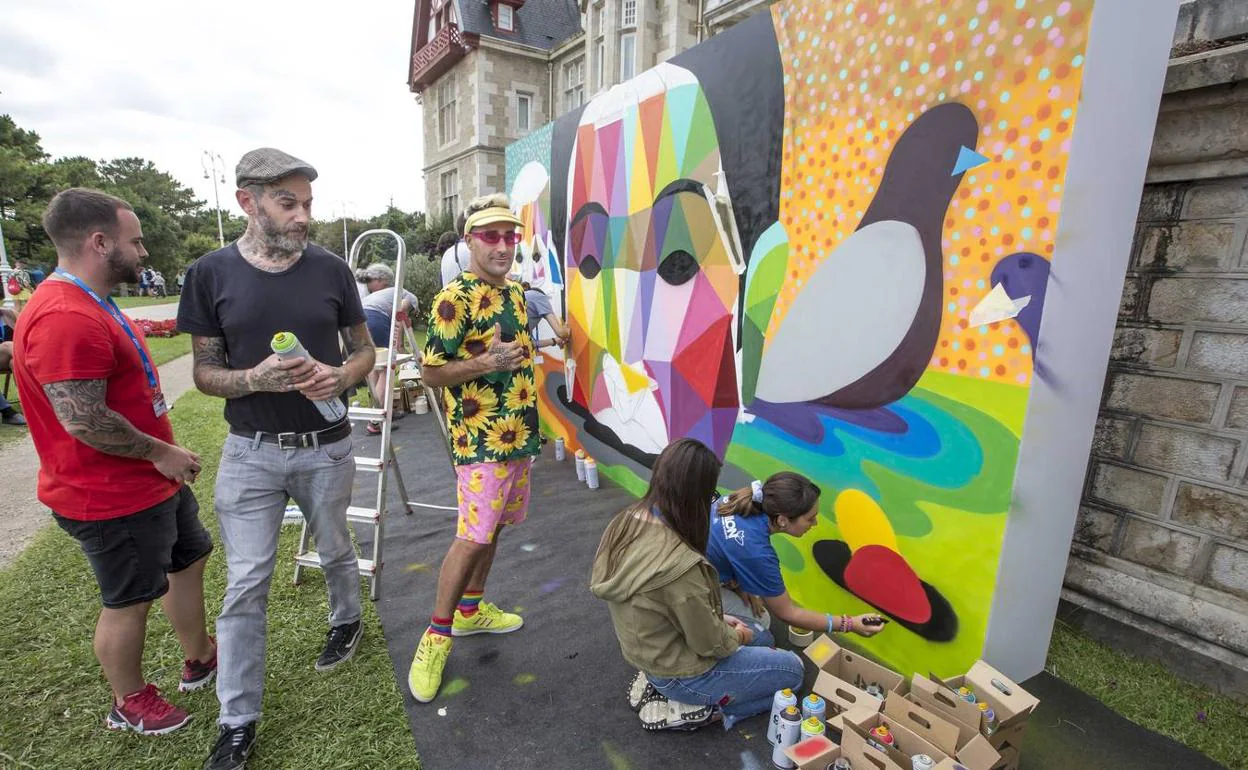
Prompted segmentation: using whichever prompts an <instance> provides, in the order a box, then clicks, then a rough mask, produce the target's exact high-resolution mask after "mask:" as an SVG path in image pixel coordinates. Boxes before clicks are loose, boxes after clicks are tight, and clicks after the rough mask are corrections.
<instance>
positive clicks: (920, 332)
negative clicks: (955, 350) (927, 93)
mask: <svg viewBox="0 0 1248 770" xmlns="http://www.w3.org/2000/svg"><path fill="white" fill-rule="evenodd" d="M978 133H979V124H978V122H977V121H976V120H975V115H974V114H973V113H972V112H971V111H970V109H969V108H967V107H966V106H965V105H962V104H956V103H948V104H942V105H939V106H937V107H933V108H932V109H930V110H928V111H927V112H925V113H923V114H922V115H920V116H919V117H918V118H917V119H916V120H915V121H914V122H913V123H911V124H910V125H909V126H908V127H907V128H906V130H905V132H903V133H902V135H901V137H900V138H899V139H898V140H897V145H896V146H895V147H894V148H893V151H892V153H890V154H889V156H888V162H887V163H886V164H885V166H884V176H883V178H881V179H880V186H879V189H878V190H877V191H876V193H875V197H874V199H872V201H871V205H870V206H869V207H868V208H867V211H866V213H865V214H864V215H863V217H862V221H861V222H859V223H858V229H859V230H861V229H862V228H864V227H866V226H867V225H870V224H874V223H876V222H889V221H895V222H904V223H906V224H908V225H911V226H912V227H914V229H915V230H917V231H918V233H919V238H920V240H921V241H922V242H923V255H924V262H925V265H926V268H927V276H926V278H925V280H924V283H923V295H922V298H921V299H920V301H919V309H918V312H917V313H915V316H914V321H913V322H912V323H911V326H910V331H909V332H907V333H906V336H905V337H903V338H902V340H901V343H900V344H899V345H898V346H897V348H896V349H895V350H893V352H892V353H891V354H890V355H889V356H888V358H886V359H884V361H882V362H881V363H880V364H879V365H878V366H876V367H875V368H874V369H872V370H871V371H870V372H867V373H866V374H864V375H863V376H862V377H860V378H858V379H857V380H856V381H854V382H853V383H850V384H849V385H846V386H845V387H844V388H841V389H840V390H838V391H836V392H835V393H832V394H829V395H828V396H826V397H824V398H821V399H818V401H819V402H820V403H823V404H827V405H828V406H835V407H841V408H843V409H870V408H872V407H877V406H883V405H885V404H891V403H893V402H894V401H896V400H897V399H899V398H901V397H902V396H904V395H906V394H907V393H909V392H910V390H911V388H913V387H914V385H915V383H916V382H918V381H919V378H920V377H921V376H923V372H924V371H925V370H926V369H927V365H928V363H929V362H930V361H931V359H932V351H934V350H935V349H936V340H937V338H938V337H939V336H940V321H941V303H942V301H943V292H944V257H943V254H942V251H941V246H940V239H941V232H942V231H943V229H944V219H945V212H946V211H947V210H948V208H949V202H950V201H951V200H952V199H953V195H954V193H955V192H956V191H957V189H958V183H959V182H961V181H962V174H957V175H956V176H955V175H951V174H950V172H951V171H953V166H954V163H955V162H957V158H958V152H959V150H960V149H961V148H962V147H963V146H967V147H974V146H975V139H976V136H977V135H978ZM863 322H864V323H866V322H867V320H866V319H864V321H863Z"/></svg>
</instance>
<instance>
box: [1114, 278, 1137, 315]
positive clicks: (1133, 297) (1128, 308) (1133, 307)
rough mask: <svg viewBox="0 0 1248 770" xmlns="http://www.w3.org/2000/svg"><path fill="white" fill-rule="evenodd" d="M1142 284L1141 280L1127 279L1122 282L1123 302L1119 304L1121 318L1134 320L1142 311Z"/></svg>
mask: <svg viewBox="0 0 1248 770" xmlns="http://www.w3.org/2000/svg"><path fill="white" fill-rule="evenodd" d="M1140 294H1141V282H1140V279H1139V278H1132V277H1130V276H1128V277H1127V279H1126V280H1125V281H1123V282H1122V300H1121V301H1120V302H1119V304H1118V315H1119V317H1121V318H1132V317H1134V316H1135V314H1136V313H1137V312H1138V311H1139V309H1140Z"/></svg>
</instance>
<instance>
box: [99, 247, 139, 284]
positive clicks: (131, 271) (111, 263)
mask: <svg viewBox="0 0 1248 770" xmlns="http://www.w3.org/2000/svg"><path fill="white" fill-rule="evenodd" d="M104 260H105V263H106V264H107V265H108V278H109V284H110V285H115V284H119V283H138V282H139V277H140V276H139V272H140V268H139V262H138V261H137V260H136V261H135V262H134V264H131V263H129V262H127V261H126V258H125V257H124V256H123V255H122V253H121V249H119V248H114V249H113V250H112V251H110V252H108V255H107V256H106V257H105V258H104Z"/></svg>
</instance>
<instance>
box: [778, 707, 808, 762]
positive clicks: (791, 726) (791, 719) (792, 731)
mask: <svg viewBox="0 0 1248 770" xmlns="http://www.w3.org/2000/svg"><path fill="white" fill-rule="evenodd" d="M801 737H802V713H801V712H800V711H798V710H797V706H785V708H784V710H783V711H781V712H780V725H779V727H777V728H776V747H775V748H774V749H772V750H771V763H772V764H773V765H775V766H776V767H778V768H781V770H793V769H794V768H796V767H797V763H796V762H794V761H793V760H791V759H789V757H788V755H787V754H785V753H784V750H785V749H786V748H788V747H790V746H796V745H797V742H798V741H799V740H801Z"/></svg>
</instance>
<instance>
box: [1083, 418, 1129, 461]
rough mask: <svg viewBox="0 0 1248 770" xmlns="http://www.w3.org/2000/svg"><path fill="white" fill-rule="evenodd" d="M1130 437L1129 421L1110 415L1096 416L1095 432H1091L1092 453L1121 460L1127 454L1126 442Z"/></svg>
mask: <svg viewBox="0 0 1248 770" xmlns="http://www.w3.org/2000/svg"><path fill="white" fill-rule="evenodd" d="M1130 438H1131V423H1130V422H1128V421H1126V420H1115V419H1114V418H1112V417H1098V418H1096V432H1095V433H1093V434H1092V454H1094V455H1100V456H1101V457H1109V458H1113V459H1115V460H1121V459H1123V458H1125V457H1126V456H1127V442H1128V441H1129V440H1130Z"/></svg>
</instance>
